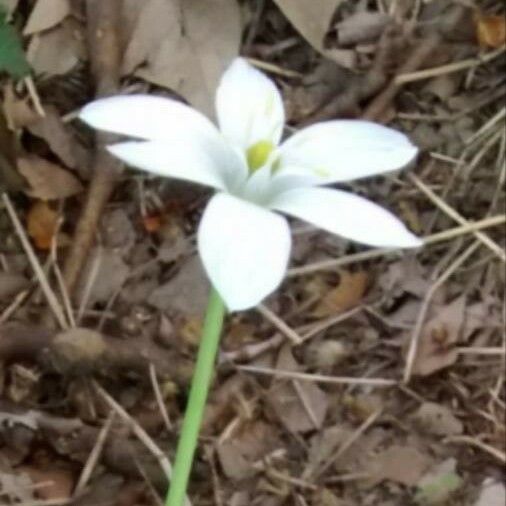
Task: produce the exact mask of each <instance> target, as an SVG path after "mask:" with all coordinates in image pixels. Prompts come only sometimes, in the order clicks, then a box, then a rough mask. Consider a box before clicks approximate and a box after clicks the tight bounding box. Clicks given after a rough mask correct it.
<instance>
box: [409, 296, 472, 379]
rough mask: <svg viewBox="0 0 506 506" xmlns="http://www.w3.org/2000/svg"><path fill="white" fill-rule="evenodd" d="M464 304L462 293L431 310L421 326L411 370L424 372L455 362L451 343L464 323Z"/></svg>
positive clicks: (428, 372)
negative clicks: (428, 318)
mask: <svg viewBox="0 0 506 506" xmlns="http://www.w3.org/2000/svg"><path fill="white" fill-rule="evenodd" d="M465 307H466V298H465V297H464V296H462V297H459V298H457V299H455V300H454V301H453V302H451V303H450V304H447V305H446V306H442V307H440V308H437V309H436V310H435V311H434V317H433V318H432V319H430V320H429V321H428V322H427V323H426V324H425V325H424V326H423V329H422V332H421V335H420V342H419V344H418V350H417V354H416V357H415V361H414V364H413V370H412V372H413V374H417V375H420V376H428V375H429V374H432V373H434V372H436V371H439V370H440V369H444V368H445V367H448V366H449V365H452V364H453V363H455V361H456V360H457V357H458V351H457V350H456V348H455V344H456V343H457V341H458V340H459V338H460V335H461V331H462V328H463V325H464V317H465Z"/></svg>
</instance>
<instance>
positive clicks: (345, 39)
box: [336, 11, 392, 46]
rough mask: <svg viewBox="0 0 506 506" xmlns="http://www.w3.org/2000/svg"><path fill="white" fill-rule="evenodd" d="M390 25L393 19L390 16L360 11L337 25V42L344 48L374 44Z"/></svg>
mask: <svg viewBox="0 0 506 506" xmlns="http://www.w3.org/2000/svg"><path fill="white" fill-rule="evenodd" d="M390 23H392V18H391V17H390V16H389V15H388V14H385V13H383V12H371V11H360V12H357V13H355V14H352V15H351V16H348V17H346V18H345V19H344V20H343V21H341V22H340V23H337V25H336V29H337V40H338V42H339V44H340V45H343V46H348V45H351V44H361V43H366V42H372V41H374V40H376V39H378V38H379V36H380V35H381V34H382V33H383V32H384V30H385V28H386V27H387V26H388V25H389V24H390Z"/></svg>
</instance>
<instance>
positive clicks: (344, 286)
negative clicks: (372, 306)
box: [313, 271, 368, 318]
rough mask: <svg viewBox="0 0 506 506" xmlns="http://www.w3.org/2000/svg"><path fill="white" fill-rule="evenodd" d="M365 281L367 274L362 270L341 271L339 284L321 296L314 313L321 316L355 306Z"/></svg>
mask: <svg viewBox="0 0 506 506" xmlns="http://www.w3.org/2000/svg"><path fill="white" fill-rule="evenodd" d="M367 282H368V276H367V274H366V273H365V272H363V271H361V272H348V271H343V272H342V273H341V279H340V282H339V284H338V285H337V286H336V287H335V288H333V289H332V290H330V291H329V292H327V293H326V294H325V295H324V296H323V298H322V300H321V301H320V303H319V304H318V305H317V306H316V308H315V310H314V312H313V313H314V315H315V316H316V317H318V318H323V317H326V316H331V315H334V314H336V313H340V312H343V311H348V310H349V309H352V308H353V307H355V306H357V305H358V304H359V303H360V301H361V300H362V298H363V296H364V294H365V292H366V290H367Z"/></svg>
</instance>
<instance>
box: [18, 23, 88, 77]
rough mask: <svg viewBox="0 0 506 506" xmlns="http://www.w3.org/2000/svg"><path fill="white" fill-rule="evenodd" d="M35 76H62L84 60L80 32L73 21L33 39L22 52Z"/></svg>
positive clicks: (83, 38) (81, 34) (80, 28)
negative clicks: (24, 52) (24, 53)
mask: <svg viewBox="0 0 506 506" xmlns="http://www.w3.org/2000/svg"><path fill="white" fill-rule="evenodd" d="M26 56H27V59H28V62H29V63H30V65H31V66H32V68H33V70H34V71H35V73H36V74H42V75H44V76H56V75H63V74H66V73H67V72H69V71H70V70H72V69H73V68H74V67H75V66H76V65H77V64H78V63H79V62H80V61H84V60H86V58H87V51H86V45H85V35H84V29H83V26H82V25H81V23H79V22H78V21H77V20H76V19H74V18H70V17H69V18H67V19H65V20H64V21H63V22H62V23H60V24H59V25H58V26H55V27H54V28H51V29H50V30H47V31H45V32H43V33H40V34H39V35H37V36H36V37H33V38H32V40H31V41H30V43H29V45H28V49H27V51H26Z"/></svg>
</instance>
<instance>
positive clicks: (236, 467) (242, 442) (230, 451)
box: [217, 421, 277, 480]
mask: <svg viewBox="0 0 506 506" xmlns="http://www.w3.org/2000/svg"><path fill="white" fill-rule="evenodd" d="M276 443H277V438H276V432H275V431H273V429H272V426H271V425H268V424H266V423H264V422H261V421H254V422H250V423H246V424H245V425H244V426H243V427H241V429H240V431H238V432H237V431H236V433H235V434H234V435H233V436H232V437H231V438H230V439H227V440H226V441H224V442H222V443H220V444H218V446H217V452H218V457H219V459H220V464H221V466H222V468H223V472H224V473H225V475H226V476H227V477H228V478H231V479H233V480H242V479H244V478H249V477H251V476H253V475H254V474H256V472H257V470H256V469H255V468H254V467H253V464H254V462H256V461H258V460H260V459H261V458H262V457H264V456H265V455H266V454H268V453H269V452H271V451H272V450H273V449H274V448H275V446H276Z"/></svg>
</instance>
